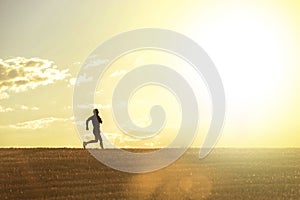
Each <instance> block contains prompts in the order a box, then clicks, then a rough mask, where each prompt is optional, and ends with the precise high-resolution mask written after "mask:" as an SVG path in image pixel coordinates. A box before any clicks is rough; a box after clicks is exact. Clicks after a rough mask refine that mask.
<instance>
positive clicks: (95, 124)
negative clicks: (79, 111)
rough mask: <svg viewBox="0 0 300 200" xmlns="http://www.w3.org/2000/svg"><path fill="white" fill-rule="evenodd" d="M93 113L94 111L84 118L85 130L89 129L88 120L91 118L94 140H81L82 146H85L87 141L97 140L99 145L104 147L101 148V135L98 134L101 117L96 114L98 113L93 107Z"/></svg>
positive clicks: (94, 141) (93, 141)
mask: <svg viewBox="0 0 300 200" xmlns="http://www.w3.org/2000/svg"><path fill="white" fill-rule="evenodd" d="M93 113H94V115H92V116H90V117H89V118H88V119H87V120H86V130H89V121H91V120H92V124H93V127H94V129H93V134H94V136H95V139H94V140H90V141H88V142H83V148H85V147H86V145H87V144H89V143H96V142H98V140H99V142H100V147H101V148H102V149H104V148H103V143H102V138H101V135H100V124H102V119H101V118H100V117H99V115H98V114H99V111H98V109H94V110H93Z"/></svg>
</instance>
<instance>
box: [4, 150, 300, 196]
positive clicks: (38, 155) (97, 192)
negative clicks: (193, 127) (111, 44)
mask: <svg viewBox="0 0 300 200" xmlns="http://www.w3.org/2000/svg"><path fill="white" fill-rule="evenodd" d="M105 151H110V150H105ZM0 156H1V160H0V162H1V164H0V183H1V188H0V199H300V149H215V150H214V151H213V152H212V153H211V154H210V155H209V156H208V157H207V158H205V159H204V160H198V158H197V156H198V150H197V149H190V150H188V151H187V152H186V153H185V154H184V156H182V157H181V158H180V159H179V160H177V161H176V162H175V163H173V164H172V165H170V166H168V167H166V168H164V169H162V170H159V171H157V172H152V173H147V174H129V173H124V172H119V171H116V170H113V169H111V168H108V167H106V166H105V165H103V164H101V163H100V162H98V161H97V160H96V159H95V158H94V157H92V156H91V155H90V154H89V152H88V151H87V150H83V149H0Z"/></svg>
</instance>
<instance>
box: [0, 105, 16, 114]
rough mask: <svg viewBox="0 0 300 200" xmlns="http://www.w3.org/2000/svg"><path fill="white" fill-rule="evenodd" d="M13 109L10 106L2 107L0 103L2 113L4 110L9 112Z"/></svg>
mask: <svg viewBox="0 0 300 200" xmlns="http://www.w3.org/2000/svg"><path fill="white" fill-rule="evenodd" d="M13 110H14V109H13V108H11V107H3V106H1V105H0V113H4V112H11V111H13Z"/></svg>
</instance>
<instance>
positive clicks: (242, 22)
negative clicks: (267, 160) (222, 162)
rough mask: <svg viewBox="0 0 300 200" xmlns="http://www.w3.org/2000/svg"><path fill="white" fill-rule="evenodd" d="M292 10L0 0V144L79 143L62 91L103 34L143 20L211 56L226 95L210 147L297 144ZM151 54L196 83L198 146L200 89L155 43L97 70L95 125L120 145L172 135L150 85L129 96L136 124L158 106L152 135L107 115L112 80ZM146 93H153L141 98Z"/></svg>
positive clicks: (162, 94)
mask: <svg viewBox="0 0 300 200" xmlns="http://www.w3.org/2000/svg"><path fill="white" fill-rule="evenodd" d="M299 11H300V3H299V2H298V1H274V0H272V1H271V0H259V1H258V0H257V1H254V0H244V1H240V0H225V1H224V0H217V1H174V0H172V1H171V0H170V1H138V0H136V1H133V0H132V1H86V2H85V3H83V2H82V1H58V0H57V1H49V2H46V1H38V0H26V1H15V0H12V1H11V0H10V1H9V0H1V1H0V27H1V35H0V44H1V45H0V147H32V146H43V147H44V146H46V147H52V146H54V147H61V146H63V147H80V146H81V141H80V139H79V136H78V133H77V130H76V126H75V125H74V122H73V117H72V116H73V113H72V98H73V89H74V82H75V81H76V78H77V73H78V72H79V69H80V67H81V64H82V63H83V61H84V60H85V58H86V57H87V56H88V55H89V54H90V53H91V52H92V51H93V50H94V49H95V48H96V47H97V46H98V45H99V44H100V43H101V42H103V41H105V40H107V39H109V38H110V37H112V36H113V35H116V34H118V33H122V32H125V31H129V30H134V29H138V28H152V27H153V28H163V29H170V30H173V31H177V32H179V33H182V34H184V35H186V36H187V37H189V38H191V39H192V40H194V41H195V42H197V43H198V44H199V45H200V46H201V47H202V48H203V49H204V50H205V51H206V52H207V53H208V55H209V56H210V58H211V59H212V60H213V62H214V63H215V65H216V67H217V69H218V71H219V74H220V76H221V78H222V81H223V84H224V88H225V94H226V101H227V102H226V120H225V124H224V129H223V131H222V135H221V138H220V140H219V141H218V143H217V147H300V125H299V124H300V123H299V120H300V115H299V114H300V105H299V103H298V102H300V95H299V94H298V91H299V89H300V87H299V86H300V80H299V78H298V77H299V73H300V71H299V67H300V66H299V63H300V57H299V55H298V52H300V40H299V39H300V37H299V35H300V14H299ZM153 62H156V63H160V64H162V63H163V64H166V65H169V66H172V67H173V68H174V69H178V70H180V69H182V67H183V66H184V67H185V69H184V70H182V73H183V75H184V76H185V77H187V78H188V79H189V80H190V82H191V84H192V85H197V87H194V88H193V89H194V91H195V93H196V94H197V100H198V103H199V112H200V116H201V120H200V123H199V128H198V132H199V133H198V137H197V138H196V140H195V142H194V144H193V146H197V147H200V146H201V144H202V141H203V137H204V136H205V134H206V131H207V129H208V127H209V121H210V116H211V113H210V112H211V111H210V110H211V109H210V106H211V105H210V101H209V100H210V99H209V94H208V93H207V91H206V89H205V85H204V84H203V83H202V82H201V80H200V81H199V80H198V79H197V77H194V76H195V75H194V74H193V71H192V70H189V68H190V66H188V64H187V63H185V62H184V61H183V60H181V59H180V58H177V57H175V56H174V55H170V54H168V53H163V52H154V51H141V52H138V53H132V54H129V55H126V56H123V57H121V58H120V59H118V60H117V61H116V62H114V63H113V65H112V66H111V67H110V68H109V70H108V71H106V72H105V76H104V77H103V79H102V80H101V81H102V82H100V83H99V86H98V90H97V91H98V92H97V93H96V97H95V104H96V105H97V106H98V108H99V109H100V115H101V117H102V118H103V121H104V124H103V126H102V131H103V133H102V134H103V135H105V136H106V137H107V138H108V139H109V140H111V141H112V142H114V143H115V144H116V145H118V146H130V147H141V146H142V147H153V146H164V145H167V144H168V143H169V142H170V141H171V140H172V139H173V138H174V136H175V134H176V129H178V126H177V124H178V123H180V120H181V119H180V104H178V102H177V100H176V97H174V95H173V94H172V93H170V92H168V91H166V90H165V89H163V88H159V87H158V86H148V87H145V88H143V90H139V91H137V92H136V93H135V94H134V96H133V98H132V100H131V102H130V106H129V113H130V116H131V117H132V119H133V121H134V122H135V123H137V124H138V125H141V126H145V125H147V123H149V116H148V114H149V109H150V108H151V106H152V105H154V104H160V105H162V106H163V107H164V108H165V110H166V114H167V119H168V120H167V122H166V127H165V130H162V132H161V133H160V134H159V137H158V138H153V139H149V140H147V141H142V142H140V141H136V140H134V139H132V138H130V137H128V136H125V135H124V134H122V132H120V130H118V128H117V126H115V124H114V122H113V118H112V113H111V107H110V103H111V95H112V92H113V88H114V86H115V85H116V83H117V81H118V80H120V78H121V77H122V76H123V75H124V74H126V72H127V71H128V70H130V69H133V68H134V67H136V66H139V65H142V64H147V63H153ZM151 93H153V94H156V95H150V96H148V97H146V99H147V101H146V102H145V101H142V100H143V98H145V96H146V95H147V94H151ZM157 96H159V98H156V97H157ZM87 106H89V105H87ZM92 108H93V105H91V113H90V114H92ZM87 117H89V115H87V116H86V118H87ZM82 120H85V119H82ZM80 134H82V135H84V137H86V138H89V137H91V136H92V135H91V133H89V132H85V133H80ZM104 145H105V144H104Z"/></svg>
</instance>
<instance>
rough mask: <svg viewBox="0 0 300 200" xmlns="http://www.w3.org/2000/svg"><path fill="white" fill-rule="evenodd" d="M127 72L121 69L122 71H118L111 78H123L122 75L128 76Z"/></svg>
mask: <svg viewBox="0 0 300 200" xmlns="http://www.w3.org/2000/svg"><path fill="white" fill-rule="evenodd" d="M126 72H127V71H126V70H124V69H121V70H118V71H115V72H113V73H112V74H111V75H110V77H116V76H121V75H124V74H126Z"/></svg>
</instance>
